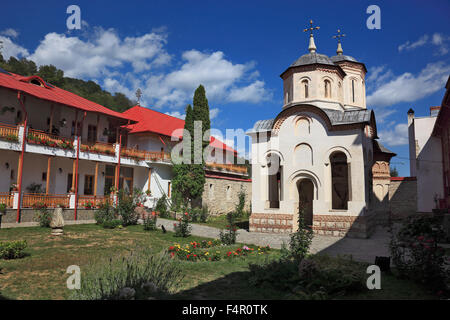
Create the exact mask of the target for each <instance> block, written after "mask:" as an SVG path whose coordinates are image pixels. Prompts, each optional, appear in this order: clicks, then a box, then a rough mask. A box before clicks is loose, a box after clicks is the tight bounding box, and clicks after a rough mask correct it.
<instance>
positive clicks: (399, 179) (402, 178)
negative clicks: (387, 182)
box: [391, 177, 417, 181]
mask: <svg viewBox="0 0 450 320" xmlns="http://www.w3.org/2000/svg"><path fill="white" fill-rule="evenodd" d="M416 180H417V178H416V177H391V181H416Z"/></svg>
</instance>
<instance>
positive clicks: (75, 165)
mask: <svg viewBox="0 0 450 320" xmlns="http://www.w3.org/2000/svg"><path fill="white" fill-rule="evenodd" d="M76 171H77V160H76V159H73V166H72V191H73V192H75V177H76Z"/></svg>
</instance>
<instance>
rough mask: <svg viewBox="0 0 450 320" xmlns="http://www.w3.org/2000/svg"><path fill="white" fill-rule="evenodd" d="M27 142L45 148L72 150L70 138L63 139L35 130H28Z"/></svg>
mask: <svg viewBox="0 0 450 320" xmlns="http://www.w3.org/2000/svg"><path fill="white" fill-rule="evenodd" d="M27 142H28V143H32V144H38V145H42V146H46V147H53V148H61V149H73V139H72V138H64V137H60V136H57V135H54V134H48V133H46V132H44V131H41V130H35V129H28V136H27Z"/></svg>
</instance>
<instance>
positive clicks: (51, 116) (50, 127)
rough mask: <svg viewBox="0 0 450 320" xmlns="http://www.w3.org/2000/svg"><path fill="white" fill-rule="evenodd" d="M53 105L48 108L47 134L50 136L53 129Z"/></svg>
mask: <svg viewBox="0 0 450 320" xmlns="http://www.w3.org/2000/svg"><path fill="white" fill-rule="evenodd" d="M53 109H54V108H53V104H52V106H51V108H50V123H49V125H48V133H49V134H52V129H53Z"/></svg>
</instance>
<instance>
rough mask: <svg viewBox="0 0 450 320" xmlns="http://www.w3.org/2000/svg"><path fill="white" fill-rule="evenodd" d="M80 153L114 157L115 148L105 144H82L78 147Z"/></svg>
mask: <svg viewBox="0 0 450 320" xmlns="http://www.w3.org/2000/svg"><path fill="white" fill-rule="evenodd" d="M80 151H84V152H90V153H99V154H106V155H109V156H115V155H116V148H115V146H114V144H112V143H106V142H98V141H97V142H95V143H93V142H82V143H81V145H80Z"/></svg>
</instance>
